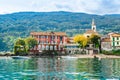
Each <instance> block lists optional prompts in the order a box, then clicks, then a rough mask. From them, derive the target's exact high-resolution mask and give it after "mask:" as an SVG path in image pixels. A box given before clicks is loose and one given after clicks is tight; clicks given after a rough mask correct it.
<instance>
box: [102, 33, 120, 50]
mask: <svg viewBox="0 0 120 80" xmlns="http://www.w3.org/2000/svg"><path fill="white" fill-rule="evenodd" d="M101 48H102V50H108V51H110V50H113V49H120V34H119V33H108V35H107V37H105V38H102V41H101Z"/></svg>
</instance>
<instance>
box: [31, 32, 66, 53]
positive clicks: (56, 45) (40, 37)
mask: <svg viewBox="0 0 120 80" xmlns="http://www.w3.org/2000/svg"><path fill="white" fill-rule="evenodd" d="M30 35H31V36H32V37H34V38H35V39H36V40H37V41H38V45H37V48H36V49H37V50H38V51H39V52H41V51H43V50H51V51H52V50H56V51H63V48H64V44H65V43H66V42H67V35H66V33H65V32H31V33H30Z"/></svg>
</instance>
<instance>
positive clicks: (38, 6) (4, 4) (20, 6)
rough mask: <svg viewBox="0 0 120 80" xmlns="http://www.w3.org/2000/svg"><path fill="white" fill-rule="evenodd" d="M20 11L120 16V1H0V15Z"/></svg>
mask: <svg viewBox="0 0 120 80" xmlns="http://www.w3.org/2000/svg"><path fill="white" fill-rule="evenodd" d="M21 11H22V12H23V11H35V12H49V11H70V12H84V13H90V14H100V15H102V14H120V0H0V14H7V13H13V12H21Z"/></svg>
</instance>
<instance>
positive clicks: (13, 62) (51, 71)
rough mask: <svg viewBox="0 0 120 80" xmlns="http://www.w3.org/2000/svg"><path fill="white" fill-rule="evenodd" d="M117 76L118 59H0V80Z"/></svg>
mask: <svg viewBox="0 0 120 80" xmlns="http://www.w3.org/2000/svg"><path fill="white" fill-rule="evenodd" d="M113 78H114V79H119V78H120V59H101V60H99V59H98V58H94V59H88V58H85V59H76V58H57V57H56V58H53V57H52V58H30V59H9V58H4V59H3V58H1V59H0V80H15V79H16V80H90V79H97V80H105V79H113Z"/></svg>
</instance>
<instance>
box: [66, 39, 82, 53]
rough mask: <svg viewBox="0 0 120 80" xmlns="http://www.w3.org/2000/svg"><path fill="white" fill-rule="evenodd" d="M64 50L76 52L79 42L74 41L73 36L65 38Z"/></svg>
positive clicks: (78, 49)
mask: <svg viewBox="0 0 120 80" xmlns="http://www.w3.org/2000/svg"><path fill="white" fill-rule="evenodd" d="M64 46H65V50H66V52H67V53H68V54H74V53H76V52H78V53H79V52H80V51H81V49H80V48H79V44H77V43H75V42H74V40H73V37H69V38H67V43H66V44H65V45H64Z"/></svg>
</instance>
